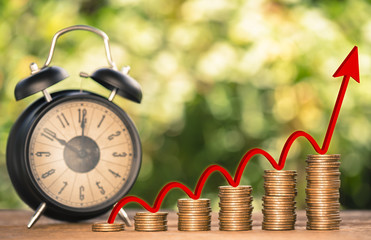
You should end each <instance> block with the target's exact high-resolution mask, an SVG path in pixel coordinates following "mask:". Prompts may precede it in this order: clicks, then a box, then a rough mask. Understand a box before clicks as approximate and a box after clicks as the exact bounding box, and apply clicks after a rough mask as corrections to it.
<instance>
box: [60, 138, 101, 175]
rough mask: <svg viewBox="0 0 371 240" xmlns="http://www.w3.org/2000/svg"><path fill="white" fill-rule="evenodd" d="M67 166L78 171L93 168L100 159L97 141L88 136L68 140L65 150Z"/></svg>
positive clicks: (84, 171) (86, 170) (83, 171)
mask: <svg viewBox="0 0 371 240" xmlns="http://www.w3.org/2000/svg"><path fill="white" fill-rule="evenodd" d="M63 157H64V161H65V162H66V164H67V166H68V167H69V168H70V169H71V170H73V171H75V172H78V173H86V172H90V171H91V170H93V169H94V168H95V167H96V166H97V164H98V162H99V159H100V150H99V146H98V145H97V143H96V142H95V141H94V140H93V139H91V138H90V137H88V136H77V137H74V138H72V139H71V140H70V141H68V142H67V144H66V146H65V148H64V151H63Z"/></svg>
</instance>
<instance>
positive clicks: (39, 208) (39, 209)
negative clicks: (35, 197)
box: [27, 202, 46, 229]
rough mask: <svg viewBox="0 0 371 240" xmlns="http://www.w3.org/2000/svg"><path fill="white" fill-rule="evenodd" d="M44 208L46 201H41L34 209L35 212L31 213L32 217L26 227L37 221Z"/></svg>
mask: <svg viewBox="0 0 371 240" xmlns="http://www.w3.org/2000/svg"><path fill="white" fill-rule="evenodd" d="M45 209H46V203H44V202H43V203H41V204H40V205H39V207H38V208H37V209H36V211H35V213H34V214H33V216H32V218H31V219H30V222H29V223H28V225H27V228H28V229H30V228H31V227H32V226H33V225H34V224H35V223H36V222H37V220H39V218H40V217H41V214H43V212H44V211H45Z"/></svg>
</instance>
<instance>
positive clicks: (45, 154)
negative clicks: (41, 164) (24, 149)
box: [35, 152, 51, 157]
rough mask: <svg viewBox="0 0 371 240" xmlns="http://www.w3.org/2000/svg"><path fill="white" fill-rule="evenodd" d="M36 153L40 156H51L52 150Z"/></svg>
mask: <svg viewBox="0 0 371 240" xmlns="http://www.w3.org/2000/svg"><path fill="white" fill-rule="evenodd" d="M35 155H36V156H38V157H50V155H51V153H50V152H37V153H36V154H35Z"/></svg>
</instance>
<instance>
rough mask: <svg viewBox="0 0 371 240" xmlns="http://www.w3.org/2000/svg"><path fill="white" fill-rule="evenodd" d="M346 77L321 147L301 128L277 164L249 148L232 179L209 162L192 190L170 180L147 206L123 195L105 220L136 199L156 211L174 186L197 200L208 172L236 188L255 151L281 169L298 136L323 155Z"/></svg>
mask: <svg viewBox="0 0 371 240" xmlns="http://www.w3.org/2000/svg"><path fill="white" fill-rule="evenodd" d="M349 79H350V76H347V75H346V76H344V78H343V82H342V84H341V87H340V91H339V94H338V97H337V99H336V103H335V107H334V110H333V112H332V116H331V119H330V122H329V126H328V128H327V132H326V135H325V139H324V141H323V145H322V148H320V147H319V145H318V143H317V142H316V141H315V140H314V138H313V137H312V136H311V135H309V134H308V133H306V132H304V131H296V132H294V133H293V134H291V135H290V137H289V138H288V139H287V141H286V143H285V145H284V147H283V149H282V152H281V155H280V159H279V162H278V164H277V162H276V160H274V158H273V157H272V156H271V155H270V154H269V153H268V152H266V151H265V150H262V149H260V148H254V149H251V150H249V151H248V152H247V153H245V155H244V156H243V157H242V159H241V161H240V164H239V165H238V167H237V170H236V173H235V176H234V179H233V178H232V176H231V175H230V174H229V172H228V171H227V170H226V169H225V168H223V167H221V166H219V165H211V166H209V167H208V168H206V170H205V171H204V172H203V173H202V175H201V177H200V179H199V180H198V182H197V185H196V189H195V192H194V193H193V192H192V191H191V190H190V189H189V188H188V187H186V186H185V185H184V184H182V183H178V182H170V183H168V184H166V185H165V186H164V187H163V188H162V189H161V191H160V192H159V193H158V195H157V198H156V200H155V203H154V205H153V207H151V206H150V205H149V204H148V203H147V202H145V201H144V200H142V199H140V198H138V197H135V196H127V197H124V198H123V199H121V200H120V201H119V202H118V203H117V204H116V205H115V207H114V208H113V210H112V212H111V214H110V216H109V218H108V223H113V222H114V221H115V219H116V216H117V214H118V212H119V211H120V209H121V208H122V207H124V206H125V205H126V204H127V203H130V202H137V203H139V204H140V205H142V206H143V207H144V208H145V209H147V210H148V211H150V212H157V211H158V210H159V209H160V206H161V204H162V201H163V199H164V198H165V196H166V194H167V193H168V192H169V191H170V190H171V189H174V188H180V189H182V190H183V191H184V192H185V193H186V194H187V195H188V196H189V197H190V198H192V199H198V198H200V196H201V192H202V189H203V187H204V185H205V182H206V180H207V179H208V177H209V176H210V175H211V174H212V173H214V172H217V171H218V172H220V173H221V174H222V175H223V176H224V177H225V178H226V180H227V181H228V183H229V184H230V185H231V186H233V187H236V186H238V185H239V183H240V181H241V177H242V173H243V171H244V170H245V167H246V164H247V163H248V162H249V160H250V159H251V158H252V157H253V156H255V155H257V154H261V155H263V156H264V157H266V158H267V160H268V161H269V162H270V163H271V165H272V166H273V167H274V168H275V169H277V170H282V168H283V167H284V166H285V162H286V158H287V154H288V152H289V150H290V148H291V145H292V144H293V143H294V141H295V140H296V139H297V138H299V137H305V138H306V139H307V140H308V141H309V142H310V143H311V144H312V146H313V148H314V150H315V151H316V152H317V153H318V154H326V153H327V150H328V148H329V145H330V142H331V138H332V135H333V132H334V129H335V125H336V122H337V119H338V116H339V112H340V109H341V105H342V103H343V99H344V95H345V92H346V89H347V87H348V83H349Z"/></svg>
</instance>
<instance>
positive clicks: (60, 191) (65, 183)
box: [58, 182, 68, 195]
mask: <svg viewBox="0 0 371 240" xmlns="http://www.w3.org/2000/svg"><path fill="white" fill-rule="evenodd" d="M63 184H64V185H63V187H62V188H61V190H59V192H58V195H60V194H61V193H62V192H63V190H64V189H65V188H66V187H67V185H68V182H63Z"/></svg>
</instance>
